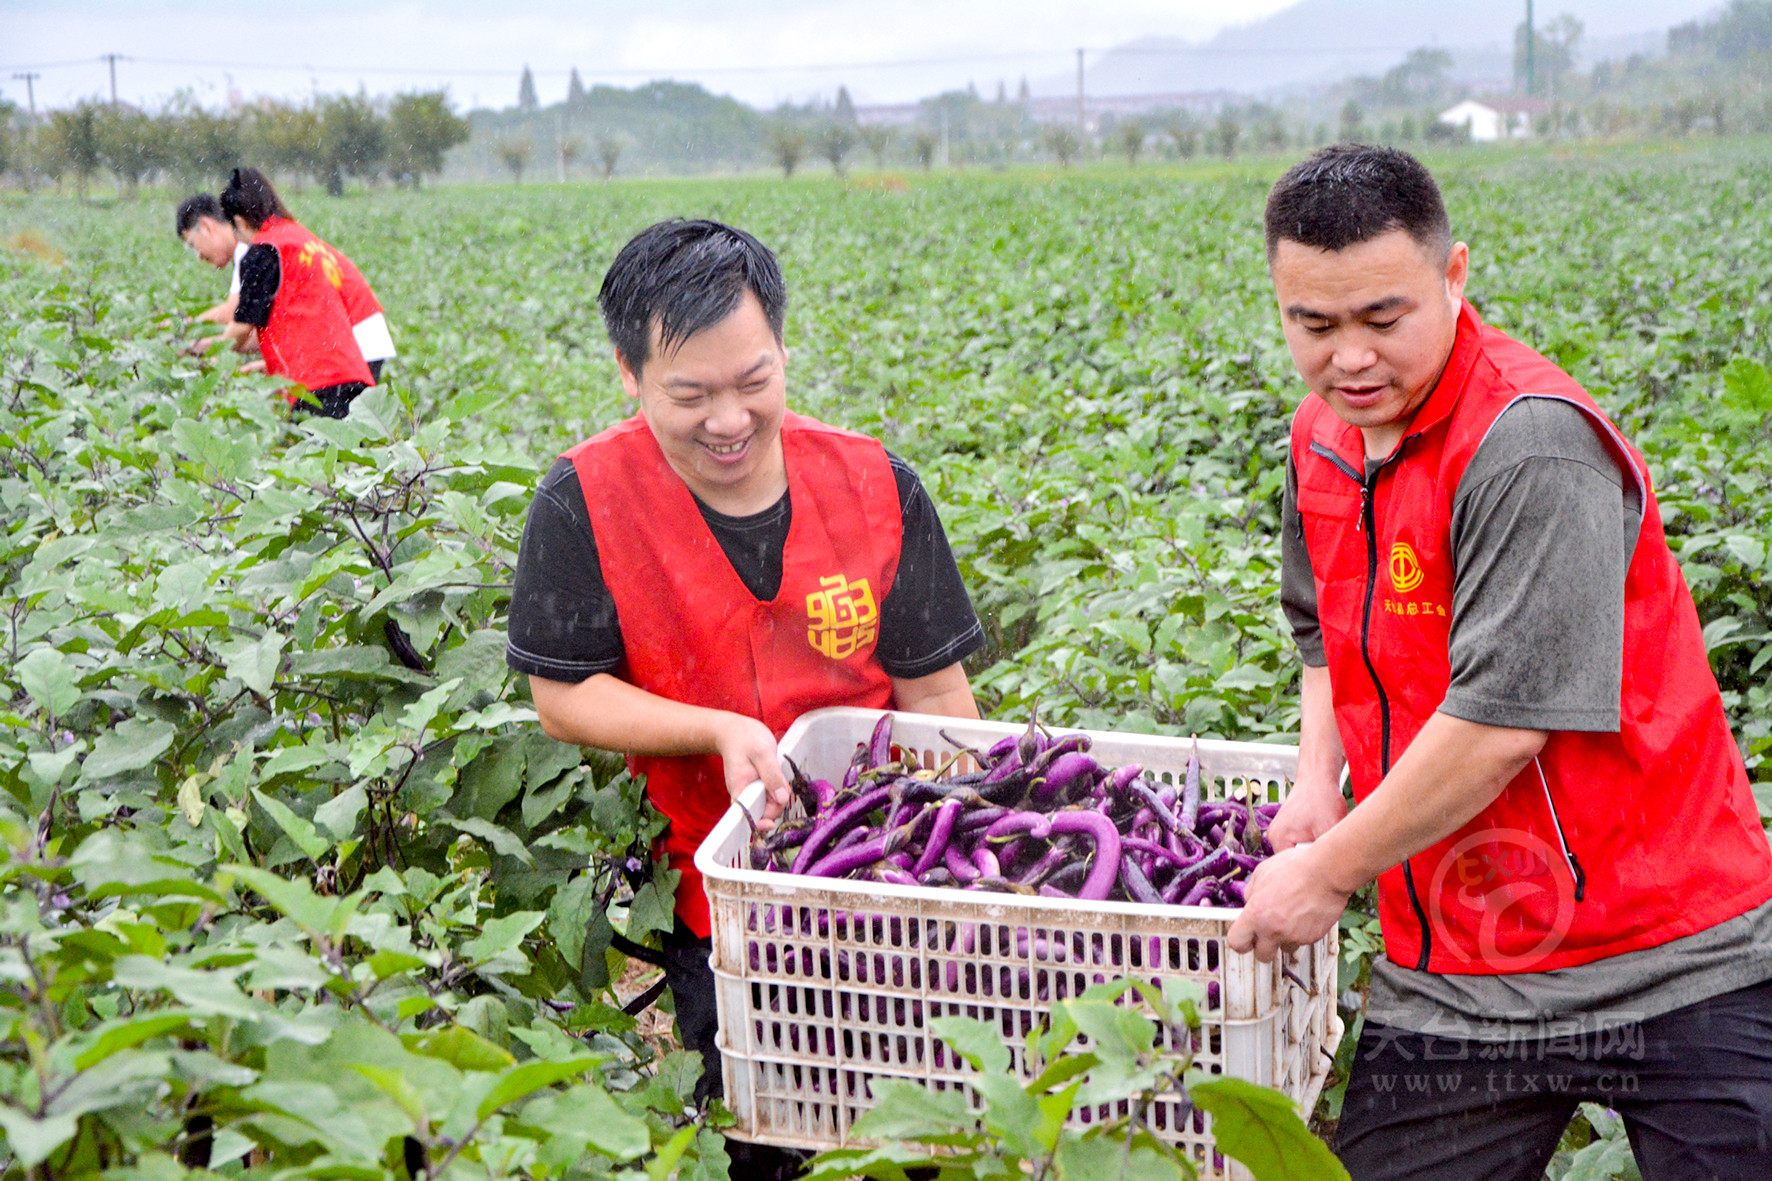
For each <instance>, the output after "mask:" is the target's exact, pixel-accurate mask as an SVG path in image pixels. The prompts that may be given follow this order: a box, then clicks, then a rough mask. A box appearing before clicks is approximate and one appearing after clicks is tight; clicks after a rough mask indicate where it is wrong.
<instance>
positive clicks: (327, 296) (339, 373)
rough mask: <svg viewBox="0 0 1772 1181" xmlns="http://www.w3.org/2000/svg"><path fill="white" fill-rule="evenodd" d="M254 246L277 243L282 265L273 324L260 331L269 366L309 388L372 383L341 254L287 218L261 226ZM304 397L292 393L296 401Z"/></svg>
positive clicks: (274, 244) (259, 344) (293, 401)
mask: <svg viewBox="0 0 1772 1181" xmlns="http://www.w3.org/2000/svg"><path fill="white" fill-rule="evenodd" d="M253 245H254V246H258V245H265V246H274V247H276V249H277V261H278V263H279V265H280V267H281V269H282V279H281V283H280V284H279V286H278V288H277V298H276V301H275V302H274V303H272V305H271V319H270V322H269V323H267V324H266V325H265V326H264V327H263V328H260V329H259V330H258V347H259V350H260V351H261V352H262V353H264V357H265V368H266V369H268V370H270V371H271V372H272V373H275V374H278V375H279V376H282V377H287V378H289V379H290V380H291V381H295V382H298V383H300V384H301V385H302V386H303V387H305V388H307V389H310V390H317V389H323V388H325V387H326V386H331V385H339V384H341V383H343V382H347V381H360V382H362V383H363V384H364V385H368V384H369V383H370V378H369V366H368V365H365V364H364V363H363V354H362V352H361V350H359V349H358V348H357V338H356V337H354V336H352V335H351V320H350V319H349V317H348V316H347V315H346V314H345V304H344V299H343V297H342V296H341V295H340V288H341V287H342V286H343V284H344V275H343V272H342V270H341V268H340V267H339V264H338V258H339V256H338V254H337V252H336V251H334V250H333V249H332V247H330V246H328V245H326V243H324V242H322V241H320V239H318V238H316V237H314V235H313V234H311V233H309V232H308V231H307V229H306V228H304V227H303V226H301V225H299V224H297V223H296V222H293V221H290V220H288V219H287V218H282V217H273V218H271V219H270V220H268V221H266V222H265V224H264V225H262V226H260V227H259V230H258V233H257V234H256V235H255V236H254V237H253ZM300 397H301V395H300V394H299V393H298V392H296V391H294V390H291V391H290V393H289V401H290V403H291V404H292V405H293V404H294V403H295V402H297V401H298V400H300Z"/></svg>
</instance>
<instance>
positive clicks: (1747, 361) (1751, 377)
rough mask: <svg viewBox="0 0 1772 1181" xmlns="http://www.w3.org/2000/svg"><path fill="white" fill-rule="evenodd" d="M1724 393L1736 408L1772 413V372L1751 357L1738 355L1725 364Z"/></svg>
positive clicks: (1758, 412) (1759, 412) (1727, 400)
mask: <svg viewBox="0 0 1772 1181" xmlns="http://www.w3.org/2000/svg"><path fill="white" fill-rule="evenodd" d="M1723 395H1724V400H1725V401H1726V402H1727V403H1728V404H1729V405H1730V406H1732V407H1734V408H1735V409H1738V410H1743V411H1746V412H1747V413H1749V414H1752V415H1755V416H1764V415H1766V414H1772V373H1768V372H1767V370H1766V367H1765V366H1764V365H1762V364H1760V363H1759V362H1758V361H1755V360H1754V359H1752V358H1751V357H1736V358H1735V359H1734V360H1732V361H1730V362H1729V363H1728V364H1727V365H1725V366H1723Z"/></svg>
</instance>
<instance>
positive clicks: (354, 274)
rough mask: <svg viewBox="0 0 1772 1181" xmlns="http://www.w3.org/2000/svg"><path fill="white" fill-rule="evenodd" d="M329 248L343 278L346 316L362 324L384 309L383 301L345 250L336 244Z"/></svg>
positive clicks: (340, 287) (342, 295)
mask: <svg viewBox="0 0 1772 1181" xmlns="http://www.w3.org/2000/svg"><path fill="white" fill-rule="evenodd" d="M316 240H317V239H316ZM327 249H328V250H331V251H332V257H333V258H335V259H336V260H338V277H339V279H340V280H341V282H340V284H339V288H338V294H339V297H340V298H341V299H343V300H344V302H345V318H346V319H348V320H349V321H350V322H351V323H352V324H361V323H362V322H363V321H365V320H367V319H369V317H371V316H373V315H375V314H376V313H377V312H379V311H381V310H382V307H381V301H380V300H378V299H376V298H375V292H374V291H373V290H372V289H371V288H370V286H369V280H368V279H365V278H364V277H363V272H362V271H360V270H358V269H357V264H356V263H354V262H352V261H351V260H350V259H349V258H347V257H346V256H345V252H344V251H342V250H340V249H339V248H338V247H336V246H328V247H327Z"/></svg>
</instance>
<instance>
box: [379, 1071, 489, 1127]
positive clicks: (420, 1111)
mask: <svg viewBox="0 0 1772 1181" xmlns="http://www.w3.org/2000/svg"><path fill="white" fill-rule="evenodd" d="M351 1069H352V1070H354V1071H356V1072H357V1073H358V1074H360V1075H362V1076H363V1077H364V1078H366V1079H368V1080H369V1081H370V1082H372V1083H374V1084H375V1086H376V1089H378V1090H379V1091H381V1092H382V1094H384V1095H386V1096H387V1097H388V1098H390V1099H392V1100H393V1101H394V1104H395V1106H397V1107H398V1108H399V1109H400V1110H401V1111H404V1112H405V1113H406V1114H407V1115H409V1116H411V1117H412V1122H413V1125H414V1126H415V1127H418V1128H421V1129H422V1128H424V1127H426V1125H427V1124H428V1123H429V1122H430V1121H429V1120H427V1119H426V1118H425V1100H424V1096H423V1095H420V1094H419V1093H418V1089H417V1088H416V1087H414V1086H413V1085H412V1084H411V1083H409V1082H407V1081H406V1077H405V1076H404V1075H402V1074H401V1073H400V1072H399V1071H397V1070H394V1069H392V1068H391V1067H387V1066H376V1065H373V1064H371V1063H366V1062H354V1063H352V1064H351ZM482 1118H484V1117H482Z"/></svg>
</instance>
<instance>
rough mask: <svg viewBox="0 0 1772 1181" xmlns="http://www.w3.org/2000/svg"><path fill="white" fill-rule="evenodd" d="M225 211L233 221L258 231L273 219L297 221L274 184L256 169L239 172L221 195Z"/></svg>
mask: <svg viewBox="0 0 1772 1181" xmlns="http://www.w3.org/2000/svg"><path fill="white" fill-rule="evenodd" d="M221 209H222V212H223V213H224V214H226V215H227V216H228V217H229V218H230V219H232V218H236V217H237V218H239V219H240V220H241V221H244V222H245V223H246V224H247V225H248V226H250V227H252V228H253V229H255V230H256V229H258V228H259V227H260V226H262V225H264V224H265V223H266V222H267V221H269V220H271V218H273V217H281V218H288V219H290V220H294V219H293V218H292V217H291V215H290V212H289V210H288V209H287V208H286V207H285V206H284V204H283V199H282V198H281V197H279V196H277V190H276V189H275V188H273V187H271V180H270V178H269V177H267V176H266V175H265V174H264V173H262V172H260V171H259V170H258V169H256V168H236V169H234V171H233V173H232V174H230V175H229V177H228V187H227V188H225V189H223V190H222V192H221Z"/></svg>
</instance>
